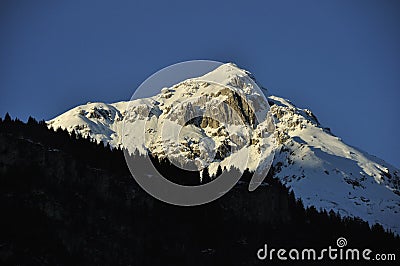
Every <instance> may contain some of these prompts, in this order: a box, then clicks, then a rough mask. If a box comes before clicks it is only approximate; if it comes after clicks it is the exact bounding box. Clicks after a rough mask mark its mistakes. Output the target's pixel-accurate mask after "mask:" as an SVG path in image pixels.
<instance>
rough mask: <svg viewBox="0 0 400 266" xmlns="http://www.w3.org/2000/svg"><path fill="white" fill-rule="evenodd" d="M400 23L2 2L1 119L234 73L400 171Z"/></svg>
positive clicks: (341, 4) (315, 10) (328, 10)
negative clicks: (151, 80)
mask: <svg viewBox="0 0 400 266" xmlns="http://www.w3.org/2000/svg"><path fill="white" fill-rule="evenodd" d="M80 2H82V3H80ZM399 22H400V4H399V2H398V1H364V0H361V1H215V0H214V1H204V0H202V1H157V2H154V1H142V2H141V3H140V2H139V1H63V3H61V1H7V0H5V1H4V0H3V1H1V2H0V88H1V96H0V114H1V116H4V114H5V112H7V111H8V112H10V114H11V115H12V116H13V117H15V116H18V117H19V118H21V119H26V118H27V117H28V116H29V115H32V116H34V117H36V118H38V119H50V118H52V117H54V116H56V115H58V114H60V113H62V112H64V111H66V110H68V109H70V108H72V107H74V106H76V105H78V104H82V103H86V102H88V101H92V102H93V101H104V102H114V101H119V100H127V99H129V98H130V96H131V95H132V92H133V90H134V89H135V88H136V87H137V86H138V85H140V83H141V82H143V81H144V80H145V79H146V78H147V77H148V76H149V75H151V74H153V73H154V72H156V71H157V70H159V69H161V68H163V67H165V66H168V65H170V64H173V63H177V62H180V61H185V60H193V59H211V60H217V61H223V62H228V61H232V62H235V63H236V64H237V65H239V66H240V67H243V68H246V69H248V70H250V71H252V72H253V73H254V74H255V76H256V77H257V79H258V80H259V81H260V83H261V84H263V85H264V86H265V87H267V88H269V90H270V92H271V93H272V94H275V95H279V96H283V97H286V98H290V99H291V100H292V101H293V102H294V103H295V104H297V105H298V106H300V107H308V108H310V109H311V110H312V111H313V112H314V113H315V114H316V115H317V117H318V118H319V120H320V121H321V122H322V123H323V124H324V125H325V126H328V127H331V129H332V131H333V132H334V133H335V134H336V135H338V136H340V137H342V138H343V140H344V141H345V142H347V143H349V144H352V145H354V146H357V147H359V148H361V149H363V150H366V151H368V152H369V153H371V154H374V155H377V156H379V157H381V158H383V159H385V160H387V161H388V162H390V163H392V164H394V165H395V166H398V167H399V166H400V156H399V155H398V154H399V152H400V141H399V132H400V125H399V109H400V108H399V103H398V102H399V100H400V97H399V96H400V75H399V74H400V73H399V69H400V51H399V47H400V36H399V33H400V27H399V26H400V23H399Z"/></svg>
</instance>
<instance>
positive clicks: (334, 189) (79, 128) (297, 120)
mask: <svg viewBox="0 0 400 266" xmlns="http://www.w3.org/2000/svg"><path fill="white" fill-rule="evenodd" d="M210 79H212V80H213V81H216V82H218V83H219V84H222V87H221V86H219V87H218V88H217V87H215V86H213V85H212V84H211V86H210V84H208V83H207V82H202V81H203V80H210ZM254 84H255V80H254V78H253V77H252V76H251V74H250V73H249V72H247V71H244V70H240V69H238V68H236V67H235V66H234V65H232V64H225V65H223V66H221V67H219V68H217V69H216V70H214V71H212V72H210V73H209V74H206V75H205V76H203V77H199V78H197V79H190V80H186V81H183V82H181V83H179V84H176V85H174V86H172V87H171V88H164V89H163V90H162V91H161V93H160V94H158V95H156V96H154V97H150V98H145V99H138V100H135V101H127V102H119V103H114V104H105V103H88V104H86V105H81V106H78V107H76V108H74V109H71V110H70V111H68V112H66V113H64V114H62V115H60V116H58V117H56V118H54V119H52V120H50V121H48V125H49V126H51V127H53V128H55V129H56V128H58V127H61V128H65V129H67V130H68V131H76V132H78V133H80V134H82V135H84V136H88V135H89V136H91V137H93V138H95V139H96V140H98V141H103V142H108V143H110V145H111V146H114V147H116V146H120V145H122V143H123V137H124V136H123V134H124V129H123V126H124V123H125V122H126V121H129V122H131V123H132V124H134V125H135V126H134V127H133V128H134V129H139V130H138V131H134V132H130V134H129V136H130V139H129V140H130V142H132V143H134V145H135V147H137V148H138V149H139V150H141V151H142V152H145V150H146V149H149V150H150V151H151V152H153V153H155V154H157V155H158V156H161V157H162V155H163V154H165V150H164V149H163V148H162V147H169V148H170V150H168V154H175V155H176V156H175V158H176V159H177V160H178V161H182V160H185V158H189V157H195V158H198V161H199V162H200V163H199V164H200V165H201V166H209V167H210V169H211V171H210V172H211V173H213V172H215V171H216V166H217V165H222V166H227V165H228V163H225V164H224V160H225V161H231V164H233V165H235V164H237V163H238V161H240V159H238V160H236V161H235V160H231V159H232V158H234V156H236V158H241V157H240V156H237V155H238V154H240V153H239V151H240V150H244V149H245V148H247V147H246V146H244V145H242V144H243V143H246V140H248V139H251V140H252V142H251V143H255V144H253V145H252V146H251V147H250V149H253V152H250V156H257V152H256V151H257V150H259V149H268V147H265V146H262V144H263V143H265V142H263V140H264V137H265V136H261V137H260V136H259V134H257V133H260V132H266V131H268V130H267V129H268V124H267V123H265V124H263V123H264V122H265V121H266V120H265V121H261V123H260V124H261V126H260V127H258V129H259V130H260V131H257V126H258V125H256V124H257V123H256V121H255V120H254V117H256V116H257V115H259V116H261V117H265V114H266V112H267V111H268V107H267V106H259V107H258V108H255V110H257V111H256V112H259V114H255V113H252V112H251V111H249V110H250V109H249V108H245V107H244V106H243V103H242V102H241V100H240V99H241V98H240V97H237V96H236V95H240V96H241V97H242V98H245V99H246V100H247V101H248V102H251V103H254V102H255V104H254V106H257V97H260V95H257V92H256V91H254V90H253V88H254V86H255V85H254ZM224 85H226V86H229V87H230V88H231V90H230V91H228V92H227V91H225V93H224V90H223V89H224V88H223V86H224ZM213 100H219V102H221V101H224V102H225V103H226V102H228V103H229V104H230V106H232V107H233V108H235V106H236V107H238V106H240V108H237V109H238V113H239V114H238V115H239V116H240V118H241V119H242V120H244V121H245V124H238V125H236V127H235V128H229V132H230V134H226V133H225V131H224V130H228V129H226V128H223V127H222V126H221V125H219V124H218V123H215V122H214V121H213V120H212V119H208V120H205V119H203V120H201V121H200V122H199V123H198V124H199V125H200V127H195V126H193V124H191V125H188V127H187V128H188V129H187V130H188V132H186V133H187V134H186V135H190V138H189V139H178V140H179V143H178V142H176V141H175V142H174V141H171V138H166V139H165V138H160V137H161V135H160V134H161V133H160V132H161V131H162V130H158V129H159V128H161V129H163V128H164V123H170V122H171V121H173V122H176V121H178V122H177V123H178V124H179V123H180V122H179V118H180V117H185V118H186V120H190V118H194V117H195V116H196V113H195V112H196V111H194V110H196V108H193V104H192V103H196V102H197V103H199V104H207V103H209V105H213ZM182 102H183V103H187V104H182ZM217 102H218V101H217ZM268 102H269V103H270V105H271V113H272V115H273V117H274V120H275V126H276V129H275V131H274V136H275V138H276V141H277V147H276V153H275V158H274V160H273V166H274V169H275V176H276V177H277V178H279V179H280V180H281V181H282V182H283V183H284V184H285V185H286V186H288V187H290V188H291V189H293V191H294V192H295V195H296V197H299V198H301V199H302V200H303V202H304V204H305V205H306V206H311V205H314V206H316V207H317V208H323V209H327V210H330V209H333V210H335V211H338V212H339V213H340V214H341V215H344V216H357V217H360V218H362V219H364V220H366V221H368V222H370V223H371V224H372V223H375V222H378V223H381V224H382V225H383V226H384V227H385V228H388V229H391V230H393V231H395V232H397V233H399V232H400V224H399V220H400V214H399V213H400V196H399V170H398V169H396V168H395V167H393V166H391V165H389V164H387V163H386V162H384V161H382V160H380V159H378V158H376V157H373V156H371V155H368V154H367V153H365V152H362V151H360V150H358V149H356V148H354V147H351V146H349V145H347V144H345V143H343V142H342V141H341V139H340V138H338V137H336V136H334V135H333V134H331V133H330V131H329V130H328V129H326V128H324V127H322V126H321V125H320V124H319V122H318V120H317V118H316V117H315V116H314V115H313V114H312V112H311V111H309V110H307V109H301V108H298V107H296V106H294V105H293V104H292V103H290V102H289V101H288V100H285V99H283V98H280V97H276V96H269V97H268ZM177 106H179V108H180V109H179V110H178V111H176V109H177V108H176V107H177ZM172 108H175V109H174V110H175V112H171V113H169V111H170V110H171V109H172ZM217 113H218V114H219V116H218V119H220V120H224V119H225V120H226V119H232V115H233V113H234V112H229V111H224V109H223V108H219V109H218V112H217ZM188 118H189V119H188ZM147 121H150V123H147ZM151 121H153V122H151ZM183 122H185V121H183ZM144 124H147V125H150V126H147V127H146V126H144ZM194 124H196V123H194ZM254 125H255V127H256V130H255V131H254V132H251V133H248V132H249V131H247V130H248V128H249V127H252V126H254ZM143 128H146V129H147V130H148V131H146V133H145V132H144V131H143V130H142V129H143ZM167 128H171V126H169V127H167ZM232 132H233V136H232ZM267 137H268V136H267ZM203 139H207V140H209V141H211V142H212V144H213V145H214V146H212V145H211V146H212V147H213V149H211V150H207V149H203V150H202V143H201V140H203ZM258 143H261V144H258ZM208 144H209V143H208ZM228 144H229V145H228ZM182 145H183V146H185V147H187V148H188V149H186V150H182V149H181V148H182ZM257 145H258V146H257ZM209 146H210V145H205V147H209ZM232 146H234V147H237V149H236V150H233V151H232V150H231V151H229V150H228V149H227V148H228V147H232ZM160 147H161V148H160ZM203 147H204V145H203ZM171 149H172V150H171ZM217 153H219V156H220V157H221V158H220V160H218V162H217V163H214V162H210V161H207V158H209V157H213V158H215V156H216V154H217ZM228 159H229V160H228ZM257 159H259V160H260V161H262V160H263V159H264V160H265V158H259V157H257ZM250 161H251V160H250ZM228 166H229V165H228ZM245 166H247V167H248V168H250V169H251V170H254V166H253V165H251V164H247V165H245ZM252 167H253V169H252ZM242 170H244V169H242Z"/></svg>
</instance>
